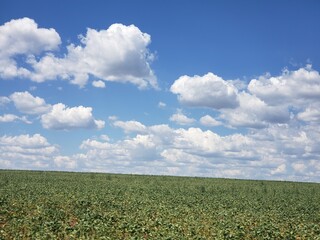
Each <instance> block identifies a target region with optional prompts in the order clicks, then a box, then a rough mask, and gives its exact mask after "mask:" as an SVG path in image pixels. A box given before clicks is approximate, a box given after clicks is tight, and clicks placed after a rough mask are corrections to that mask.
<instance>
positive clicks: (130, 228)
mask: <svg viewBox="0 0 320 240" xmlns="http://www.w3.org/2000/svg"><path fill="white" fill-rule="evenodd" d="M0 239H320V184H317V183H297V182H278V181H260V180H259V181H251V180H231V179H211V178H195V177H171V176H140V175H120V174H103V173H68V172H41V171H7V170H1V171H0Z"/></svg>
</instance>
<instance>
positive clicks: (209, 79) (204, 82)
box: [170, 73, 239, 109]
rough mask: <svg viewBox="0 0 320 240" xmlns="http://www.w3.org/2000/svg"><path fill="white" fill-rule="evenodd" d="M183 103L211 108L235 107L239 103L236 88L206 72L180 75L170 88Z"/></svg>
mask: <svg viewBox="0 0 320 240" xmlns="http://www.w3.org/2000/svg"><path fill="white" fill-rule="evenodd" d="M170 91H171V92H172V93H174V94H177V95H178V100H179V101H180V102H181V103H182V104H185V105H188V106H194V107H208V108H213V109H223V108H236V107H237V106H238V105H239V101H238V98H237V91H238V90H237V88H236V87H234V86H233V85H232V84H231V83H230V82H228V81H225V80H223V79H222V78H221V77H219V76H217V75H215V74H213V73H208V74H206V75H204V76H197V75H196V76H193V77H190V76H181V77H180V78H179V79H177V80H176V81H175V82H174V83H173V85H172V86H171V88H170Z"/></svg>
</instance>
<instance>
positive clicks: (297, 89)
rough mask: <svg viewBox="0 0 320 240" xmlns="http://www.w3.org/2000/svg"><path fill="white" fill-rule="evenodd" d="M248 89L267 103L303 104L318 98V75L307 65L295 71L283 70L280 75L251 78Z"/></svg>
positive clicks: (319, 91) (319, 78) (319, 88)
mask: <svg viewBox="0 0 320 240" xmlns="http://www.w3.org/2000/svg"><path fill="white" fill-rule="evenodd" d="M248 90H249V91H250V93H252V94H255V95H256V96H257V97H259V98H260V99H262V100H263V101H265V102H266V103H267V104H271V105H282V104H286V105H293V106H305V104H307V103H310V102H313V101H315V100H316V101H319V100H320V75H319V72H317V71H315V70H313V69H312V67H311V65H307V67H305V68H300V69H298V70H296V71H289V70H284V71H283V72H282V74H281V75H280V76H276V77H272V76H270V75H266V76H261V77H259V78H258V79H253V80H251V81H250V83H249V85H248Z"/></svg>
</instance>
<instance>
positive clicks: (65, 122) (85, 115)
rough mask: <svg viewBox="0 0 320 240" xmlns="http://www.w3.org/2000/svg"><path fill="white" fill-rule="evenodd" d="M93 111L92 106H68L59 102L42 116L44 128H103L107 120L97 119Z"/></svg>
mask: <svg viewBox="0 0 320 240" xmlns="http://www.w3.org/2000/svg"><path fill="white" fill-rule="evenodd" d="M91 112H92V108H91V107H83V106H78V107H73V108H68V107H67V106H65V105H64V104H62V103H58V104H55V105H53V106H52V109H51V111H50V112H48V113H46V114H44V115H42V116H41V123H42V126H43V127H44V128H47V129H55V130H69V129H75V128H97V129H101V128H103V127H104V125H105V122H104V121H102V120H95V119H94V118H93V116H92V113H91Z"/></svg>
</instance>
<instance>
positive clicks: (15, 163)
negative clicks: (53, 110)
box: [0, 134, 58, 169]
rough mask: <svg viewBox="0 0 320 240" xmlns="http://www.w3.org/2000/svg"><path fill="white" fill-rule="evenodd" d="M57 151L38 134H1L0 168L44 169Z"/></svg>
mask: <svg viewBox="0 0 320 240" xmlns="http://www.w3.org/2000/svg"><path fill="white" fill-rule="evenodd" d="M57 152H58V149H57V147H56V146H53V145H51V144H49V143H48V141H47V139H46V138H44V137H43V136H41V135H40V134H34V135H19V136H6V135H5V136H1V137H0V159H1V161H0V168H16V169H34V168H36V169H39V168H40V169H46V168H48V167H49V166H50V164H51V160H52V157H53V156H54V155H55V154H56V153H57Z"/></svg>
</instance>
